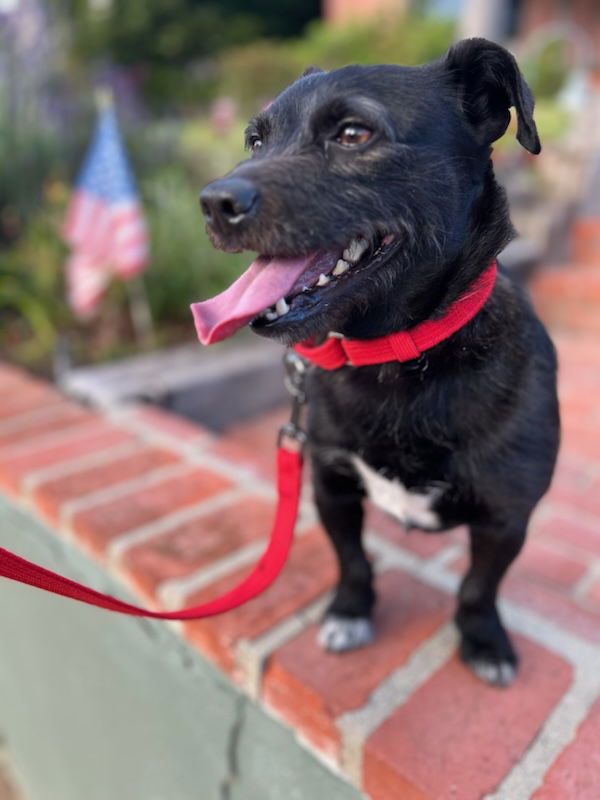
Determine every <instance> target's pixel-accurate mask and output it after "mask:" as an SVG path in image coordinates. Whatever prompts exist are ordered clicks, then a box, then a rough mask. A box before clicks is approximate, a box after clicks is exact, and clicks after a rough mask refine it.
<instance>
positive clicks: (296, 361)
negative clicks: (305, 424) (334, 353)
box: [277, 350, 307, 449]
mask: <svg viewBox="0 0 600 800" xmlns="http://www.w3.org/2000/svg"><path fill="white" fill-rule="evenodd" d="M283 366H284V369H285V373H284V377H283V383H284V385H285V388H286V389H287V391H288V392H289V394H290V395H291V398H292V410H291V414H290V419H289V422H286V423H284V424H283V425H282V426H281V427H280V428H279V434H278V436H277V446H278V447H281V446H282V444H283V442H284V440H286V439H287V440H290V439H291V440H292V441H293V442H294V443H295V444H296V445H297V446H299V448H300V449H302V448H303V447H304V445H305V444H306V440H307V436H306V431H304V430H303V428H302V426H301V424H300V417H301V415H302V408H303V406H304V405H306V392H305V389H304V387H305V383H306V362H305V361H304V359H303V358H301V357H300V356H299V355H298V353H295V352H294V351H293V350H287V351H286V353H285V355H284V357H283Z"/></svg>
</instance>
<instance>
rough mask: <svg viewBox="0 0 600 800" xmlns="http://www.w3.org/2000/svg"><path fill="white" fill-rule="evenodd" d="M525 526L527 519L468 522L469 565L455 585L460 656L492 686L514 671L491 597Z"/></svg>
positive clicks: (512, 653)
mask: <svg viewBox="0 0 600 800" xmlns="http://www.w3.org/2000/svg"><path fill="white" fill-rule="evenodd" d="M526 529H527V519H525V520H521V521H520V522H519V523H516V522H515V521H514V520H513V521H512V522H511V523H510V524H503V525H502V524H496V525H494V524H488V525H473V526H471V531H470V534H471V566H470V568H469V571H468V572H467V574H466V575H465V577H464V579H463V581H462V584H461V587H460V591H459V594H458V610H457V612H456V618H455V619H456V623H457V625H458V628H459V631H460V634H461V645H460V655H461V658H462V659H463V661H464V662H465V663H466V664H467V665H468V666H469V667H470V668H471V669H472V670H473V672H474V673H475V674H476V675H477V676H478V677H480V678H481V679H482V680H484V681H486V683H490V684H493V685H494V686H508V684H509V683H511V681H512V679H513V678H514V675H515V672H516V667H517V661H518V659H517V655H516V653H515V651H514V649H513V646H512V644H511V642H510V639H509V637H508V634H507V633H506V631H505V629H504V627H503V625H502V622H501V621H500V616H499V614H498V610H497V608H496V595H497V593H498V586H499V584H500V581H501V580H502V577H503V575H504V573H505V572H506V570H507V569H508V567H509V566H510V564H511V562H512V561H513V560H514V559H515V558H516V556H517V555H518V553H519V551H520V549H521V547H522V546H523V542H524V541H525V533H526Z"/></svg>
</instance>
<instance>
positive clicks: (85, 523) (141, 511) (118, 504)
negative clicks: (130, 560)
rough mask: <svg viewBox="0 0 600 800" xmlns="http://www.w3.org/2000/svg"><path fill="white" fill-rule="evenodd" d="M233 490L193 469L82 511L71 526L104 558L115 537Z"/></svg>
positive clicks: (211, 474)
mask: <svg viewBox="0 0 600 800" xmlns="http://www.w3.org/2000/svg"><path fill="white" fill-rule="evenodd" d="M230 486H231V483H230V481H228V480H227V479H225V478H223V477H222V476H221V475H216V474H215V473H214V472H209V471H208V470H205V469H200V468H197V469H192V468H191V467H190V469H189V470H188V471H187V472H185V473H182V474H181V475H179V476H177V477H174V478H169V479H167V480H163V481H160V482H159V483H153V484H151V485H150V486H148V487H146V488H142V489H137V490H133V491H132V492H131V493H130V494H127V495H125V496H124V497H120V498H119V499H117V500H111V501H109V502H104V503H100V504H99V505H95V506H93V508H90V509H87V510H85V511H79V512H77V513H75V514H74V515H73V517H72V519H71V520H70V525H71V528H72V530H73V532H74V533H75V534H76V536H77V538H78V540H79V541H81V542H85V544H86V545H87V547H88V548H89V549H90V550H92V551H93V552H94V553H95V554H96V555H101V554H102V553H103V552H104V551H105V549H106V546H107V544H108V543H109V542H110V540H111V539H114V538H115V537H116V536H120V535H121V534H123V533H126V532H127V531H130V530H133V529H134V528H137V527H139V526H140V525H145V524H146V523H148V522H152V521H153V520H156V519H160V517H164V516H165V515H166V514H170V513H172V512H173V511H177V510H178V509H180V508H185V507H186V506H189V505H193V504H194V503H199V502H200V501H201V500H206V499H207V498H208V497H211V496H212V495H215V494H217V493H218V492H221V491H223V490H224V489H228V488H229V487H230Z"/></svg>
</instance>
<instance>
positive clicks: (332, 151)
mask: <svg viewBox="0 0 600 800" xmlns="http://www.w3.org/2000/svg"><path fill="white" fill-rule="evenodd" d="M511 106H514V107H515V109H516V116H517V123H518V129H517V138H518V140H519V142H520V143H521V144H522V145H523V147H525V148H526V149H527V150H529V151H530V152H531V153H537V152H539V150H540V144H539V140H538V137H537V132H536V128H535V123H534V121H533V116H532V112H533V99H532V97H531V93H530V91H529V89H528V87H527V85H526V83H525V81H524V80H523V78H522V76H521V74H520V72H519V69H518V67H517V64H516V62H515V60H514V58H513V57H512V55H510V53H508V52H507V51H506V50H505V49H504V48H502V47H500V46H499V45H496V44H493V43H492V42H488V41H486V40H484V39H469V40H465V41H462V42H459V43H458V44H456V45H454V46H453V47H452V48H451V49H450V50H449V52H448V53H447V55H446V56H445V57H444V58H443V59H440V60H439V61H436V62H433V63H431V64H427V65H425V66H422V67H399V66H367V67H363V66H349V67H344V68H342V69H338V70H334V71H332V72H323V71H321V70H317V69H315V68H311V69H309V70H307V71H306V72H305V74H304V75H303V76H302V77H301V78H300V79H299V80H297V81H296V82H295V83H294V84H292V85H291V86H290V87H288V88H287V89H286V90H285V91H283V92H282V93H281V94H280V95H279V96H278V97H277V98H276V99H275V100H274V101H273V102H272V103H271V105H270V106H269V107H268V108H266V109H264V110H263V111H261V113H260V114H258V116H256V117H255V118H254V119H253V120H251V122H250V124H249V125H248V128H247V131H246V144H247V147H248V149H249V150H250V151H251V157H250V158H249V159H247V160H246V161H243V162H241V163H240V164H238V165H237V166H236V167H235V168H234V169H233V170H232V171H231V172H230V173H229V174H228V175H227V176H226V177H224V178H222V179H220V180H217V181H214V182H213V183H210V184H209V185H208V186H207V187H206V188H205V189H204V190H203V192H202V194H201V205H202V210H203V212H204V215H205V217H206V220H207V229H208V232H209V235H210V237H211V240H212V242H213V244H214V245H215V246H216V247H219V248H221V249H223V250H227V251H239V250H253V251H257V252H258V253H260V254H261V255H260V257H259V258H258V259H257V260H256V261H255V262H253V264H252V265H251V267H250V268H249V269H248V270H247V272H246V273H244V275H242V277H241V278H240V279H239V280H238V281H237V282H236V283H235V284H233V286H232V287H230V289H228V290H226V291H225V292H224V293H223V294H222V295H219V297H217V298H213V299H212V300H209V301H206V302H204V303H200V304H196V305H195V307H194V314H195V317H196V322H197V327H198V331H199V334H200V337H201V339H202V341H204V342H205V343H210V342H213V341H218V340H219V339H223V338H225V337H226V336H228V335H230V334H231V333H233V332H234V331H235V330H237V329H238V328H239V327H241V326H242V325H244V324H246V323H247V322H250V323H251V326H252V328H253V329H254V330H255V331H256V332H258V333H261V334H263V335H265V336H271V337H275V338H278V339H280V340H282V341H285V342H287V343H290V342H295V341H298V340H301V339H306V338H309V337H315V336H320V335H323V334H324V333H326V332H327V331H331V330H336V331H342V332H347V331H348V326H349V325H350V323H351V321H352V320H354V322H355V323H356V321H357V320H358V319H359V317H360V315H361V314H362V313H363V312H364V310H365V309H367V308H369V309H374V308H377V307H383V306H386V307H390V304H391V305H395V306H396V307H398V308H400V307H403V306H404V307H405V306H406V304H407V303H409V304H410V302H412V299H414V298H415V297H416V294H417V293H418V291H420V292H421V294H422V288H423V287H426V286H428V285H429V284H430V283H431V279H432V277H433V276H434V275H440V274H441V273H443V271H444V269H449V265H451V264H453V263H456V261H457V259H458V258H459V257H460V256H461V253H462V252H463V250H464V247H465V242H466V241H467V240H472V239H473V238H474V237H476V236H478V235H480V236H483V235H485V233H486V232H485V230H480V231H478V230H477V228H482V227H483V228H485V225H486V224H487V223H486V222H485V220H483V221H482V218H481V214H479V215H478V214H477V213H476V209H477V208H478V206H481V205H482V204H483V205H484V206H485V205H486V203H487V205H489V199H488V200H485V198H484V197H483V194H484V193H483V188H484V185H485V184H486V176H489V174H490V167H489V156H490V146H491V144H492V142H494V141H495V140H496V139H498V138H499V137H500V136H501V135H502V134H503V133H504V131H505V130H506V128H507V126H508V124H509V120H510V112H509V108H510V107H511ZM497 227H498V231H497V235H496V240H495V241H494V242H493V243H491V245H490V247H491V249H492V250H494V252H492V253H491V255H492V256H493V255H495V254H496V253H497V252H498V250H499V249H500V248H501V247H502V246H503V245H504V244H505V242H506V240H507V238H509V237H510V230H511V229H510V224H509V222H508V219H507V220H506V225H505V226H504V227H503V228H502V231H500V227H502V226H498V225H497ZM486 257H487V256H486ZM480 266H481V268H482V269H483V267H485V266H486V264H485V263H483V264H481V265H480ZM409 301H410V302H409ZM405 315H406V308H405ZM409 316H410V313H409ZM355 327H356V326H355Z"/></svg>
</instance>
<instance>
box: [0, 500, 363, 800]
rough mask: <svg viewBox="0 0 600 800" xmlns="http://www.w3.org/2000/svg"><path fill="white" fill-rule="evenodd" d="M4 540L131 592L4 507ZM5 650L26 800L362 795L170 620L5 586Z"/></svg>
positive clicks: (0, 715) (340, 799) (0, 643)
mask: <svg viewBox="0 0 600 800" xmlns="http://www.w3.org/2000/svg"><path fill="white" fill-rule="evenodd" d="M0 545H1V546H3V547H7V548H11V549H14V550H15V551H17V552H18V553H19V554H20V555H23V556H25V557H26V558H30V559H32V560H34V561H36V562H38V563H41V564H43V565H44V566H47V567H49V568H51V569H54V570H56V571H59V572H61V573H63V574H66V575H69V576H70V577H73V578H75V579H77V580H80V581H82V582H85V583H88V584H89V585H92V586H94V588H97V589H100V590H102V591H109V592H111V593H113V594H117V593H119V591H120V590H119V589H117V587H116V586H115V585H114V584H113V583H112V582H111V581H110V579H109V578H108V576H106V575H104V574H103V573H102V571H101V570H100V569H99V568H98V567H97V566H96V565H94V564H92V563H91V562H90V561H88V560H87V559H85V558H84V557H83V556H82V555H81V554H80V553H78V552H76V551H75V550H74V548H72V547H71V546H69V545H67V544H64V543H63V542H60V541H58V540H57V539H56V538H55V537H53V536H52V535H50V534H49V533H48V532H47V531H46V530H45V529H44V528H43V527H42V526H41V525H39V524H38V523H37V522H36V521H35V520H34V519H32V518H31V517H29V516H28V515H27V514H24V513H23V512H21V511H19V510H18V509H16V508H13V507H11V506H9V505H8V504H6V503H5V502H4V501H3V500H1V499H0ZM121 594H122V591H121ZM0 648H1V651H0V734H1V736H2V738H3V739H5V740H6V743H7V746H8V749H9V751H10V754H11V757H12V759H13V760H14V762H15V769H16V772H17V774H18V777H19V779H20V781H21V783H22V784H23V787H24V789H25V794H26V800H321V798H323V800H358V798H359V797H361V795H360V794H359V793H358V792H356V791H355V790H354V789H352V788H351V787H350V786H349V785H347V784H346V783H344V782H343V781H341V780H340V779H338V778H337V777H335V776H334V775H333V774H331V773H330V772H329V771H328V770H327V769H326V768H325V767H323V766H322V765H321V764H320V763H319V762H318V761H316V760H315V758H314V757H313V756H312V755H311V754H310V753H308V752H307V751H306V750H304V749H303V748H302V747H301V746H300V745H299V744H298V742H297V741H296V740H295V739H294V737H293V735H292V734H291V733H290V732H289V730H287V729H285V728H283V727H282V726H281V725H280V724H278V723H277V722H275V721H274V720H272V719H270V718H269V717H268V716H267V715H265V714H264V713H263V712H262V711H261V710H260V709H259V708H257V707H256V706H255V705H253V704H252V703H251V702H250V701H248V700H247V699H246V698H245V697H243V696H242V695H240V694H239V693H238V692H237V691H236V690H235V689H234V688H233V687H232V686H231V685H230V684H229V682H228V681H227V680H226V679H225V678H224V677H223V676H221V675H220V674H219V673H218V672H217V671H216V670H215V669H214V668H212V667H211V666H210V665H209V664H207V663H206V662H205V661H203V660H202V659H201V658H200V656H199V655H197V654H196V653H195V651H193V650H191V649H190V648H188V647H187V646H186V645H185V643H183V642H182V641H181V640H180V639H179V638H178V637H177V635H176V634H175V633H174V632H173V631H172V630H170V628H169V627H168V626H166V625H164V624H161V623H157V622H151V621H146V620H139V619H134V618H127V617H121V616H119V615H111V614H108V613H106V612H103V611H100V610H98V609H94V608H90V607H86V606H82V605H80V604H78V603H74V602H72V601H69V600H65V599H63V598H59V597H54V596H51V595H49V594H47V593H45V592H40V591H38V590H35V589H30V588H29V587H25V586H20V585H18V584H15V583H13V582H12V581H7V580H4V579H0Z"/></svg>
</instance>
